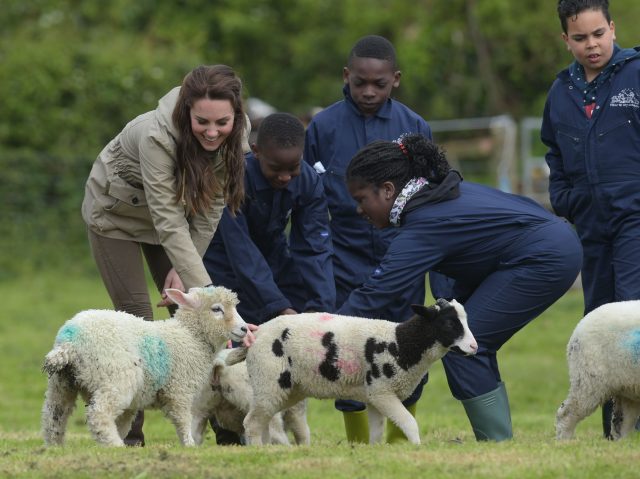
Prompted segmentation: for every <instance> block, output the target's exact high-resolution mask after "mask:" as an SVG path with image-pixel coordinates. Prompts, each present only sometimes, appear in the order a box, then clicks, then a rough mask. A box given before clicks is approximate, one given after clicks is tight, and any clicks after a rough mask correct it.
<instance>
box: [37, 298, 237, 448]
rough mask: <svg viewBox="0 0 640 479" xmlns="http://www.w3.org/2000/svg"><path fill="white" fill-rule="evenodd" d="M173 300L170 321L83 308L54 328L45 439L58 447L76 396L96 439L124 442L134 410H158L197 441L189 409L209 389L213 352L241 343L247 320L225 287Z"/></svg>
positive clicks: (189, 440) (189, 441) (188, 441)
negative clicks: (82, 402)
mask: <svg viewBox="0 0 640 479" xmlns="http://www.w3.org/2000/svg"><path fill="white" fill-rule="evenodd" d="M166 291H167V295H168V296H169V298H171V300H173V301H174V302H175V303H176V304H178V310H177V312H176V313H175V316H174V317H173V318H171V319H167V320H163V321H144V320H143V319H142V318H138V317H136V316H133V315H131V314H127V313H124V312H119V311H110V310H88V311H83V312H80V313H78V314H77V315H75V316H74V317H73V318H72V319H70V320H69V321H67V322H66V323H65V324H64V325H63V326H62V327H61V328H60V330H59V331H58V335H57V337H56V340H55V343H54V347H53V349H52V350H51V351H50V352H49V353H48V354H47V355H46V357H45V360H44V366H43V370H44V371H45V372H46V373H47V374H48V375H49V380H48V389H47V392H46V397H45V401H44V405H43V408H42V431H43V436H44V440H45V442H46V443H47V444H62V443H63V442H64V435H65V430H66V425H67V421H68V419H69V416H70V415H71V413H72V412H73V409H74V407H75V403H76V398H77V396H78V393H79V394H80V395H81V396H82V397H83V398H84V400H85V402H86V403H87V423H88V426H89V429H90V431H91V433H92V435H93V438H94V439H95V440H96V441H97V442H98V443H100V444H104V445H108V446H123V445H124V442H123V438H124V437H125V436H126V434H127V433H128V431H129V429H130V428H131V423H132V421H133V419H134V416H135V415H136V412H137V411H138V410H141V409H161V410H162V411H163V412H164V413H165V415H166V416H167V417H168V418H169V419H170V420H171V421H172V422H173V424H174V426H175V428H176V432H177V434H178V438H179V439H180V442H181V443H182V444H183V445H187V446H191V445H194V444H195V442H194V439H193V436H192V433H191V424H192V422H193V417H192V410H193V409H194V401H195V400H197V398H198V397H199V394H200V392H201V390H202V389H203V388H205V387H209V386H208V384H209V378H210V377H211V370H212V368H213V361H214V357H215V355H216V352H218V351H220V350H222V349H223V348H224V347H225V345H226V343H227V341H228V340H229V339H232V340H234V341H241V340H242V338H243V337H244V336H245V334H246V333H247V324H246V323H245V322H244V321H243V320H242V318H241V317H240V315H239V314H238V312H237V310H236V306H237V303H238V299H237V296H236V294H235V293H234V292H232V291H230V290H228V289H225V288H222V287H207V288H192V289H191V290H189V292H188V293H183V292H182V291H179V290H176V289H168V290H166Z"/></svg>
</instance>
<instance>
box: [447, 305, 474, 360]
mask: <svg viewBox="0 0 640 479" xmlns="http://www.w3.org/2000/svg"><path fill="white" fill-rule="evenodd" d="M448 304H449V305H451V306H453V310H454V311H455V317H451V315H450V314H449V315H448V316H449V317H445V315H446V313H447V310H446V308H442V309H441V312H442V313H443V319H444V320H445V321H446V322H450V323H451V324H452V327H454V328H455V329H456V330H457V332H458V335H457V337H455V338H454V339H453V342H452V344H451V346H449V349H450V350H452V351H457V352H461V353H463V354H466V355H470V354H476V352H478V343H477V342H476V339H475V338H474V337H473V334H472V333H471V330H470V329H469V325H468V324H467V313H466V311H465V310H464V307H463V306H462V305H461V304H460V303H458V302H457V301H456V300H455V299H454V300H453V301H451V302H450V303H448Z"/></svg>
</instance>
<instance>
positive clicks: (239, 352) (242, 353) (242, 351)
mask: <svg viewBox="0 0 640 479" xmlns="http://www.w3.org/2000/svg"><path fill="white" fill-rule="evenodd" d="M247 349H248V348H246V347H244V346H242V347H239V348H233V349H231V350H229V354H227V357H226V363H227V366H233V365H234V364H237V363H240V362H242V361H244V360H245V359H246V358H247Z"/></svg>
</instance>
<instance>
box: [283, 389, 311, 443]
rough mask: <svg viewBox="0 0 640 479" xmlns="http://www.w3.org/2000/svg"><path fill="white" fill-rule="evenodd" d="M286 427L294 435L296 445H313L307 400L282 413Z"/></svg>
mask: <svg viewBox="0 0 640 479" xmlns="http://www.w3.org/2000/svg"><path fill="white" fill-rule="evenodd" d="M282 416H283V419H284V427H285V429H286V430H290V431H291V432H292V433H293V437H294V439H295V440H296V444H306V445H308V444H311V431H310V430H309V424H308V423H307V402H306V399H303V400H302V401H300V402H298V403H296V404H294V405H293V406H291V407H290V408H289V409H286V410H284V411H283V413H282Z"/></svg>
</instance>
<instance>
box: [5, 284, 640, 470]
mask: <svg viewBox="0 0 640 479" xmlns="http://www.w3.org/2000/svg"><path fill="white" fill-rule="evenodd" d="M0 297H2V299H3V308H2V309H3V312H2V320H1V321H0V351H1V353H2V363H1V367H0V477H2V478H5V477H56V478H58V477H63V478H64V477H73V478H76V477H91V478H95V477H130V478H146V477H148V478H169V477H210V478H243V479H244V478H258V477H260V478H279V477H291V478H349V479H357V478H375V477H380V478H383V477H384V478H387V477H391V478H404V477H412V476H415V477H432V478H441V477H465V478H485V477H486V478H578V477H579V478H585V477H587V478H589V477H593V478H596V477H597V478H601V477H611V478H613V477H616V478H624V477H638V475H639V474H638V473H637V464H638V461H639V460H640V449H639V442H640V437H639V436H640V435H634V436H633V437H632V438H630V439H629V440H626V441H621V442H618V443H611V442H608V441H605V440H603V439H601V437H600V436H601V431H600V418H599V413H596V414H594V415H592V416H591V417H590V418H588V419H587V420H585V421H583V422H582V423H581V424H580V425H579V426H578V430H577V439H575V440H574V441H570V442H567V443H560V444H559V443H556V441H555V440H554V425H553V422H554V416H555V411H556V409H557V407H558V405H559V404H560V402H561V401H562V400H563V399H564V397H565V395H566V392H567V386H568V380H567V370H566V362H565V356H564V354H565V345H566V342H567V339H568V338H569V335H570V334H571V331H572V330H573V327H574V326H575V324H576V323H577V321H578V320H579V319H580V312H581V310H582V296H581V293H580V292H579V291H576V290H574V291H571V292H569V293H568V294H567V295H565V296H564V297H563V298H562V299H561V300H560V301H558V303H556V304H555V305H554V306H553V307H552V308H550V309H549V310H548V311H547V312H546V313H545V314H543V315H542V316H541V317H540V318H538V319H537V320H535V321H534V322H533V323H531V324H530V325H529V326H528V327H527V328H525V329H524V330H523V331H521V332H520V333H519V334H518V335H517V336H516V337H515V338H513V339H512V340H511V341H510V342H509V343H508V344H507V346H505V348H503V350H502V351H501V352H500V361H501V370H502V374H503V380H504V381H505V382H506V384H507V388H508V391H509V395H510V399H511V407H512V417H513V425H514V439H513V440H512V441H509V442H504V443H478V442H476V441H475V440H474V438H473V434H472V432H471V430H470V427H469V425H468V422H467V419H466V416H465V414H464V412H463V409H462V407H461V405H460V404H459V403H458V402H457V401H455V400H454V399H453V398H452V397H451V395H450V393H449V390H448V387H447V384H446V380H445V377H444V373H443V371H442V367H441V365H440V363H437V364H436V365H434V367H433V368H432V370H431V375H430V376H431V379H430V382H429V385H428V386H427V387H426V389H425V393H424V395H423V397H422V399H421V400H420V402H419V404H418V412H417V418H418V423H419V425H420V432H421V436H422V441H423V444H422V445H420V446H413V445H408V444H400V445H393V446H389V445H377V446H365V445H356V446H353V445H349V444H347V443H346V442H345V440H344V432H343V427H342V418H341V415H340V414H339V413H338V412H336V411H335V410H334V408H333V403H332V401H318V400H312V401H311V402H310V404H309V413H308V416H309V423H310V427H311V431H312V438H311V442H312V445H311V446H309V447H289V448H287V447H282V446H267V447H264V448H247V447H220V446H216V445H215V438H214V437H213V433H212V432H209V433H208V436H207V438H206V440H205V443H204V444H203V446H201V447H199V448H193V449H189V448H183V447H181V446H179V445H178V440H177V438H176V435H175V432H174V430H173V427H172V426H171V425H170V424H169V422H168V421H167V420H166V419H165V418H164V417H163V416H162V415H161V414H160V413H158V412H155V411H154V412H150V413H149V412H148V413H147V420H146V423H145V434H146V437H147V447H145V448H142V449H108V448H103V447H99V446H97V445H96V444H95V443H94V442H93V441H92V440H91V438H90V436H89V433H88V430H87V428H86V425H85V420H84V406H83V405H82V404H81V403H79V404H78V408H77V410H76V412H75V413H74V416H73V417H72V419H71V421H70V424H69V431H68V440H67V444H66V445H65V446H64V447H57V448H45V447H44V446H43V442H42V440H41V438H40V433H39V421H40V418H39V416H40V408H41V406H42V399H43V394H44V390H45V388H46V377H45V375H44V374H43V373H41V371H40V366H41V364H42V358H43V357H44V355H45V354H46V352H47V351H48V350H49V349H50V348H51V345H52V343H53V338H54V336H55V334H56V331H57V329H58V328H59V327H60V325H61V324H62V323H63V322H64V321H65V320H66V319H68V318H69V317H71V316H72V315H73V314H75V313H76V312H77V311H79V310H82V309H87V308H102V307H109V306H110V302H109V298H108V296H107V295H106V293H105V292H104V289H103V287H102V284H101V282H100V280H99V279H98V278H97V276H65V274H64V272H62V273H60V272H44V273H40V274H38V275H37V276H33V277H29V278H17V279H14V280H13V281H11V282H2V283H0ZM163 314H164V315H166V314H165V313H163V312H160V316H159V317H162V315H163Z"/></svg>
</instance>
